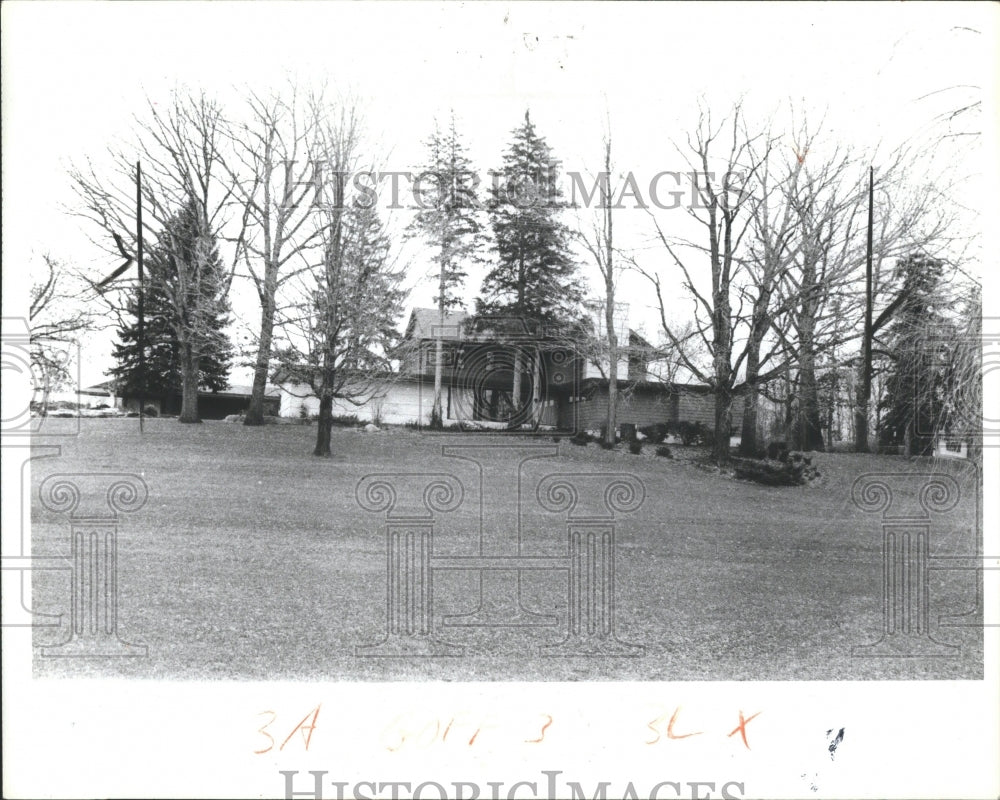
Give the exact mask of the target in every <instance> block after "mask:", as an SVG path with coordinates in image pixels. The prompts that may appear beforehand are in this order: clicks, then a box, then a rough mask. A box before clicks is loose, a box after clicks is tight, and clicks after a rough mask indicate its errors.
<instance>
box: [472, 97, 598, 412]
mask: <svg viewBox="0 0 1000 800" xmlns="http://www.w3.org/2000/svg"><path fill="white" fill-rule="evenodd" d="M512 135H513V139H512V141H511V143H510V146H509V148H508V149H507V152H506V153H505V154H504V157H503V164H502V166H501V167H500V169H499V170H498V171H497V172H496V173H494V180H493V183H492V186H491V188H490V192H489V196H488V200H487V204H486V208H487V212H488V214H489V219H490V226H491V228H492V230H493V239H494V247H495V250H496V262H495V264H494V266H493V267H492V269H490V270H489V271H488V273H487V274H486V277H485V278H484V280H483V284H482V288H481V290H480V297H479V298H477V300H476V317H477V318H478V321H480V322H481V321H482V318H484V317H487V318H489V317H493V318H508V319H512V320H513V321H514V330H517V326H518V325H520V324H521V321H523V323H524V324H525V325H527V326H528V327H529V329H532V330H536V331H538V330H541V331H544V333H545V335H546V336H553V335H555V334H556V332H557V331H559V330H560V329H563V330H566V329H569V328H570V327H571V326H572V325H574V324H577V323H578V322H579V319H580V317H581V313H580V304H581V301H582V298H583V292H582V288H581V285H580V281H579V278H578V276H577V264H576V263H575V262H574V260H573V258H572V256H571V253H570V249H569V241H570V232H569V229H568V228H567V227H566V225H564V224H563V222H562V221H561V215H562V210H563V208H564V207H565V203H564V201H563V196H562V192H561V190H560V188H559V161H558V160H557V159H556V158H555V157H554V156H553V154H552V151H551V149H550V148H549V146H548V144H547V143H546V141H545V139H544V138H543V137H542V136H540V135H539V134H538V133H537V131H536V129H535V126H534V124H533V123H532V122H531V117H530V114H529V113H528V112H525V115H524V124H523V125H521V126H520V127H518V128H517V129H515V130H514V131H513V132H512ZM493 327H494V329H495V328H496V325H495V324H494V325H493ZM494 332H498V331H496V330H495V331H494ZM539 348H540V343H539V344H536V348H535V355H534V361H535V365H534V369H533V372H534V381H533V382H534V384H535V385H534V398H533V399H534V400H537V399H538V397H539V395H538V392H539V388H540V387H539V386H538V382H539V380H538V379H539V377H540V375H539V364H540V353H539ZM523 361H524V359H523V358H522V349H521V348H515V350H514V366H513V385H512V393H511V399H512V404H513V406H514V408H515V409H517V408H519V407H521V406H522V405H523V404H524V403H525V398H523V397H522V380H521V378H522V375H521V373H522V368H523V367H524V366H527V365H525V364H523ZM536 421H537V420H536Z"/></svg>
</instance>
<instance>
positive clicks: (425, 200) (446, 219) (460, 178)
mask: <svg viewBox="0 0 1000 800" xmlns="http://www.w3.org/2000/svg"><path fill="white" fill-rule="evenodd" d="M472 177H473V172H472V162H471V161H470V160H469V158H468V156H467V155H466V149H465V145H464V144H463V143H462V141H461V139H460V137H459V135H458V131H457V130H456V129H455V118H454V116H452V118H451V121H450V124H449V126H448V128H447V130H445V131H442V130H441V129H440V127H439V126H437V125H435V128H434V133H433V134H431V137H430V139H429V140H428V142H427V164H426V166H425V169H424V173H423V175H422V176H421V181H420V186H419V192H418V194H417V198H416V199H417V202H418V204H419V206H420V210H419V211H418V212H417V214H416V216H415V218H414V221H413V227H412V229H413V230H416V231H419V232H420V233H422V234H423V236H424V238H425V239H426V240H427V241H428V243H429V244H430V245H431V247H432V248H433V251H432V252H433V260H434V266H435V275H434V277H435V279H436V281H437V296H436V297H435V298H434V302H435V304H436V305H437V309H438V335H437V336H436V337H435V338H436V342H435V359H434V405H433V408H432V410H431V427H435V428H439V427H441V421H442V412H441V382H442V363H443V361H444V358H443V349H444V346H443V342H442V339H441V329H442V328H443V326H444V320H445V314H446V313H447V312H448V311H449V310H451V309H454V308H457V307H459V306H461V304H462V298H461V296H460V294H459V292H460V291H461V289H462V287H463V286H464V282H465V278H466V271H465V270H466V265H467V264H468V263H469V262H470V261H472V260H474V259H475V258H476V252H477V250H478V248H479V247H480V243H481V238H482V225H481V223H480V220H479V210H478V198H477V197H476V191H475V182H474V181H473V180H472Z"/></svg>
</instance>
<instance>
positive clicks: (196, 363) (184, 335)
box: [111, 201, 232, 422]
mask: <svg viewBox="0 0 1000 800" xmlns="http://www.w3.org/2000/svg"><path fill="white" fill-rule="evenodd" d="M227 292H228V282H227V277H226V274H225V269H224V267H223V265H222V261H221V259H220V257H219V250H218V247H217V245H216V241H215V237H214V235H213V234H212V233H211V231H210V228H209V225H208V223H207V220H206V219H205V217H204V213H203V211H202V209H201V206H200V205H199V203H198V202H197V201H192V202H190V203H189V204H188V205H187V206H185V207H184V208H182V209H181V210H180V211H179V212H178V213H176V214H175V215H174V216H173V217H171V218H170V219H169V220H168V221H167V223H166V225H165V226H164V230H163V232H162V233H161V235H160V238H159V240H158V241H157V243H156V244H155V245H154V247H153V248H151V251H150V254H149V258H147V259H146V282H145V298H144V301H145V304H146V313H145V316H146V321H145V331H144V333H145V339H146V343H147V344H146V346H147V351H146V353H147V358H146V360H147V364H146V378H145V380H143V381H142V383H143V385H142V389H143V390H144V391H143V393H144V394H145V393H146V391H148V392H149V394H150V395H151V396H160V397H166V396H169V395H170V394H173V393H174V392H176V391H178V389H179V390H180V393H181V414H180V421H181V422H199V421H200V420H199V417H198V390H199V388H208V389H212V390H219V389H224V388H225V387H226V384H227V380H226V379H227V376H228V373H229V366H230V361H231V358H232V345H231V343H230V342H229V339H228V337H227V336H226V334H225V332H224V328H225V326H226V325H227V324H228V322H229V301H228V299H227ZM134 313H135V295H134V294H133V297H132V299H131V300H130V301H129V314H130V315H134ZM119 338H120V340H121V344H120V345H119V346H117V347H116V348H115V351H114V355H115V358H116V360H117V361H118V366H117V367H116V368H114V369H112V370H111V374H113V375H115V376H116V377H118V378H119V379H120V380H122V381H124V389H123V391H132V390H134V391H136V392H138V390H139V388H140V380H142V379H141V378H140V376H139V373H138V356H139V353H138V343H137V326H136V325H135V324H126V325H124V326H123V327H122V328H121V329H120V330H119Z"/></svg>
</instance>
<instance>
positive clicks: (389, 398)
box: [279, 380, 558, 428]
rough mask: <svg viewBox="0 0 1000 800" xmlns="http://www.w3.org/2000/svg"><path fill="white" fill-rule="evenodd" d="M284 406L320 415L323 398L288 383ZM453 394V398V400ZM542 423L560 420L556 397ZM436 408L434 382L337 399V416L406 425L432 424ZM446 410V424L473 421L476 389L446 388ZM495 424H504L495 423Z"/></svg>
mask: <svg viewBox="0 0 1000 800" xmlns="http://www.w3.org/2000/svg"><path fill="white" fill-rule="evenodd" d="M279 391H280V393H281V407H280V411H279V413H280V414H281V416H283V417H299V416H302V414H303V412H302V411H301V409H302V408H305V414H306V415H307V416H310V417H311V416H314V415H316V414H319V398H318V397H316V396H315V395H313V394H311V390H310V389H309V387H308V386H307V385H306V384H296V383H285V384H282V385H281V386H280V387H279ZM449 397H450V399H449ZM542 406H543V408H542V411H541V420H540V422H541V424H543V425H555V424H556V422H557V420H558V406H557V403H556V400H555V399H548V400H545V401H543V403H542ZM433 407H434V384H433V383H432V382H430V381H427V382H424V383H421V382H419V381H407V380H400V381H396V382H394V383H392V384H390V385H389V386H387V387H385V388H384V389H382V390H381V392H380V393H379V396H375V397H371V398H369V399H368V400H367V401H366V402H364V403H362V404H361V405H359V406H356V405H354V404H353V403H351V402H349V401H347V400H341V399H336V400H334V401H333V415H334V416H335V417H338V416H355V417H357V418H358V420H359V421H360V422H374V421H376V420H380V421H381V422H382V423H384V424H386V425H406V424H407V423H413V422H419V423H420V424H421V425H428V424H430V420H431V409H432V408H433ZM442 409H443V411H444V422H445V423H458V422H462V423H473V422H474V420H473V402H472V392H471V391H469V390H460V392H454V393H449V387H448V386H447V385H445V386H444V387H443V394H442ZM477 424H479V425H481V426H482V427H491V425H490V424H488V423H477ZM494 427H499V428H502V427H504V425H503V424H501V423H495V425H494Z"/></svg>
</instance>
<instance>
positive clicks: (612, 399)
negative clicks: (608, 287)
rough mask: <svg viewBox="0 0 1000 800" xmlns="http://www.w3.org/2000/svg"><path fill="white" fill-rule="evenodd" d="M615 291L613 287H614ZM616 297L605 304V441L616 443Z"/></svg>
mask: <svg viewBox="0 0 1000 800" xmlns="http://www.w3.org/2000/svg"><path fill="white" fill-rule="evenodd" d="M612 291H613V288H612ZM613 304H614V297H613V296H612V297H609V298H608V300H607V303H606V304H605V323H606V324H607V326H608V362H609V364H608V430H607V432H606V434H605V437H604V441H605V443H606V444H609V445H614V443H615V441H616V440H617V437H618V334H617V332H616V331H615V327H614V305H613Z"/></svg>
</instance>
